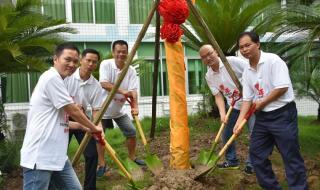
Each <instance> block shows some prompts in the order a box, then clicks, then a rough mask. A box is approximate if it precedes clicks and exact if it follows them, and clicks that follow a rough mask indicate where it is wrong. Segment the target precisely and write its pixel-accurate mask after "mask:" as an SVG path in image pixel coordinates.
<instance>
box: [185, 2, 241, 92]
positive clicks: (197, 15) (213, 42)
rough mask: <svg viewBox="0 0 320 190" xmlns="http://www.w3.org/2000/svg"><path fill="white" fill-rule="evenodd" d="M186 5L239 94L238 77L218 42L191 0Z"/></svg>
mask: <svg viewBox="0 0 320 190" xmlns="http://www.w3.org/2000/svg"><path fill="white" fill-rule="evenodd" d="M187 3H188V5H189V8H190V9H191V11H192V13H193V14H194V16H195V18H196V19H197V21H198V22H199V24H200V26H201V27H202V28H203V29H204V30H205V33H206V35H207V37H208V39H209V42H210V44H211V45H212V46H213V48H214V49H215V50H216V51H217V53H218V55H219V57H220V59H221V61H222V62H223V64H224V66H225V67H226V69H227V71H228V73H229V75H230V77H231V79H232V80H233V82H234V84H235V85H236V86H237V88H238V90H239V92H240V93H241V92H242V85H241V83H240V81H239V79H238V77H237V76H236V74H235V73H234V71H233V70H232V68H231V66H230V64H229V62H228V60H227V58H226V56H225V55H224V54H223V52H222V50H221V48H220V46H219V44H218V42H217V41H216V39H215V38H214V36H213V35H212V33H211V32H210V30H209V27H208V25H207V24H206V23H205V21H204V20H203V18H202V16H201V14H200V13H199V11H198V10H197V8H196V7H195V6H194V5H193V3H192V1H191V0H187Z"/></svg>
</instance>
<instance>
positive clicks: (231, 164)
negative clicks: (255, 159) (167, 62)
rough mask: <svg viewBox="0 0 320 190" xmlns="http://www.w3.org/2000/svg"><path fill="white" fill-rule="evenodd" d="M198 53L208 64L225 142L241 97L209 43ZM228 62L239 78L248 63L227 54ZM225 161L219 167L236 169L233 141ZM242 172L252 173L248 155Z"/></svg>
mask: <svg viewBox="0 0 320 190" xmlns="http://www.w3.org/2000/svg"><path fill="white" fill-rule="evenodd" d="M199 54H200V57H201V60H202V62H203V63H204V64H205V65H207V66H208V71H207V73H206V80H207V84H208V86H209V88H210V90H211V92H212V94H213V96H214V97H215V103H216V105H217V107H218V109H219V114H220V121H221V123H226V126H225V129H224V131H223V134H222V141H223V143H224V144H225V143H226V142H227V141H228V140H229V138H230V137H231V136H232V134H233V127H234V125H235V123H236V121H237V118H238V116H239V113H240V111H239V110H240V106H241V99H239V98H240V97H239V96H240V92H239V90H238V89H237V87H236V85H235V83H234V82H233V80H232V78H231V77H230V75H229V73H228V71H227V69H226V68H225V66H224V65H223V63H222V61H221V59H220V58H219V57H218V54H217V52H216V51H215V50H214V49H213V47H212V46H211V45H209V44H206V45H203V46H202V47H201V48H200V50H199ZM227 60H228V62H229V63H230V64H231V67H232V69H233V70H234V72H235V74H236V76H237V77H238V78H239V79H240V80H241V77H242V73H243V71H244V69H245V68H246V67H248V63H247V62H246V61H245V60H243V59H241V58H238V57H235V56H228V57H227ZM224 98H226V100H227V106H226V104H225V101H224ZM237 98H238V99H239V100H238V101H237V102H236V103H235V105H234V108H233V110H232V112H231V114H230V117H229V119H228V121H226V110H227V109H228V107H229V106H230V105H231V102H232V99H237ZM253 122H254V118H252V119H250V122H249V129H250V131H251V129H252V126H253ZM225 159H226V161H225V162H223V163H221V164H218V167H219V168H221V169H238V168H239V160H238V158H237V155H236V145H235V142H234V143H232V144H231V145H230V147H229V148H228V149H227V151H226V154H225ZM244 172H245V173H246V174H248V175H250V174H252V173H253V169H252V166H251V162H250V159H249V157H248V159H247V161H246V167H245V169H244Z"/></svg>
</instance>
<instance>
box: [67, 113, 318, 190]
mask: <svg viewBox="0 0 320 190" xmlns="http://www.w3.org/2000/svg"><path fill="white" fill-rule="evenodd" d="M315 119H316V118H315V117H299V140H300V145H301V152H302V154H303V155H304V156H305V157H307V158H309V159H313V158H315V157H317V156H319V153H320V140H319V137H320V136H319V134H320V127H319V124H318V125H317V124H313V123H312V121H314V120H315ZM188 122H189V128H190V135H191V136H190V139H191V140H192V139H195V138H199V136H201V134H204V133H214V132H216V131H217V130H218V127H219V125H220V124H219V121H218V120H214V119H212V118H202V117H200V116H197V115H195V116H190V117H189V121H188ZM141 124H142V126H143V128H144V131H145V133H146V136H147V138H148V135H149V132H150V125H151V118H145V119H144V120H142V121H141ZM156 126H157V128H156V136H157V135H161V132H163V131H168V130H169V118H158V119H157V122H156ZM106 139H107V141H108V142H109V143H110V145H111V146H112V147H113V148H114V149H115V150H116V152H117V154H118V155H120V158H121V159H125V158H126V157H127V149H126V146H125V138H124V137H123V135H122V133H121V131H120V130H119V129H113V130H108V131H107V132H106ZM239 140H240V141H242V142H243V143H244V144H248V139H247V138H245V137H244V135H242V136H241V137H240V139H239ZM139 141H140V140H138V142H139ZM140 142H141V141H140ZM140 142H139V143H140ZM77 147H78V144H77V142H76V141H75V140H74V139H73V140H72V142H71V144H70V148H69V157H70V158H72V156H73V154H74V153H75V151H76V148H77ZM141 151H142V150H141ZM141 151H140V152H138V154H139V156H141V157H142V154H143V152H141ZM105 159H106V160H107V163H108V164H109V165H111V166H112V168H116V167H115V164H114V163H113V161H112V160H111V159H110V158H109V157H108V156H107V154H106V156H105ZM271 159H272V162H273V164H274V166H277V167H280V168H284V167H283V163H282V160H281V157H280V155H279V154H277V153H275V154H273V155H272V158H271ZM82 161H83V158H82ZM145 174H146V176H145V178H144V180H143V181H141V182H139V183H138V184H137V185H138V187H140V188H142V187H147V186H150V185H152V177H151V174H150V173H149V172H145ZM214 175H219V176H220V175H221V176H223V178H222V181H224V182H223V185H222V189H234V188H236V187H235V183H233V182H236V181H239V180H240V177H239V176H240V175H241V172H240V171H233V172H232V173H228V172H227V173H224V172H221V171H215V172H214ZM79 177H80V179H81V180H82V181H83V177H84V176H83V174H80V176H79ZM126 183H127V180H126V179H125V178H123V177H119V178H116V179H108V178H107V177H102V178H99V179H97V189H101V190H109V189H110V190H111V189H112V188H113V187H114V186H119V185H120V186H123V184H126ZM318 183H319V185H320V182H318ZM281 186H282V187H283V189H288V187H287V184H286V182H285V181H281ZM125 187H126V188H127V187H128V186H125ZM317 187H318V186H317ZM218 189H219V188H218ZM248 189H252V190H253V189H260V187H259V186H258V184H253V185H251V186H250V187H249V188H248Z"/></svg>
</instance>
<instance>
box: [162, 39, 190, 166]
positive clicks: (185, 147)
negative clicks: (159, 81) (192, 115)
mask: <svg viewBox="0 0 320 190" xmlns="http://www.w3.org/2000/svg"><path fill="white" fill-rule="evenodd" d="M165 49H166V59H167V61H166V62H167V69H168V78H169V98H170V168H172V169H189V168H190V162H189V128H188V113H187V100H186V89H185V63H184V53H183V46H182V43H181V40H179V41H178V42H176V43H174V44H171V43H168V42H165Z"/></svg>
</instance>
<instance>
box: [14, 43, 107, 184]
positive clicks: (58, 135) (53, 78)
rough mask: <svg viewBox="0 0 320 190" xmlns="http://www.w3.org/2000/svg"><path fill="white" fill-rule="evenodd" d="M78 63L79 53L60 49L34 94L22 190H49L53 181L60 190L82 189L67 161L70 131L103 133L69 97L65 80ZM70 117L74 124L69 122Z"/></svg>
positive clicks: (69, 46)
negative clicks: (75, 129)
mask: <svg viewBox="0 0 320 190" xmlns="http://www.w3.org/2000/svg"><path fill="white" fill-rule="evenodd" d="M78 62H79V50H78V48H77V47H76V46H74V45H73V44H70V43H65V44H61V45H58V46H57V48H56V50H55V55H54V57H53V63H54V66H53V67H51V68H50V69H49V70H47V71H46V72H44V73H43V74H42V75H41V76H40V78H39V81H38V83H37V85H36V87H35V89H34V91H33V93H32V96H31V99H30V110H29V112H28V122H27V130H26V134H25V137H24V140H23V145H22V149H21V161H20V165H21V166H22V167H23V189H25V190H29V189H48V187H49V183H50V179H52V181H53V183H54V185H55V187H56V188H58V189H77V190H78V189H79V190H80V189H82V187H81V184H80V182H79V180H78V178H77V175H76V173H75V172H74V170H73V168H72V166H71V163H70V161H69V159H68V155H67V148H68V141H69V127H70V128H72V127H77V128H82V126H84V127H85V128H86V129H87V130H88V131H90V132H102V129H101V127H99V126H95V125H94V124H93V123H92V122H91V121H90V120H89V119H88V118H87V117H86V116H85V115H84V114H83V112H82V111H81V110H80V109H79V108H78V106H77V105H76V104H75V103H74V102H73V100H72V98H71V97H70V95H69V93H68V91H67V88H66V86H65V83H64V81H63V80H64V79H65V78H66V77H68V76H70V75H71V74H72V73H73V72H74V71H75V68H76V65H77V64H78ZM67 115H70V116H71V117H72V118H73V119H74V120H75V121H77V122H78V123H80V124H81V125H77V123H75V122H69V121H68V116H67Z"/></svg>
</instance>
